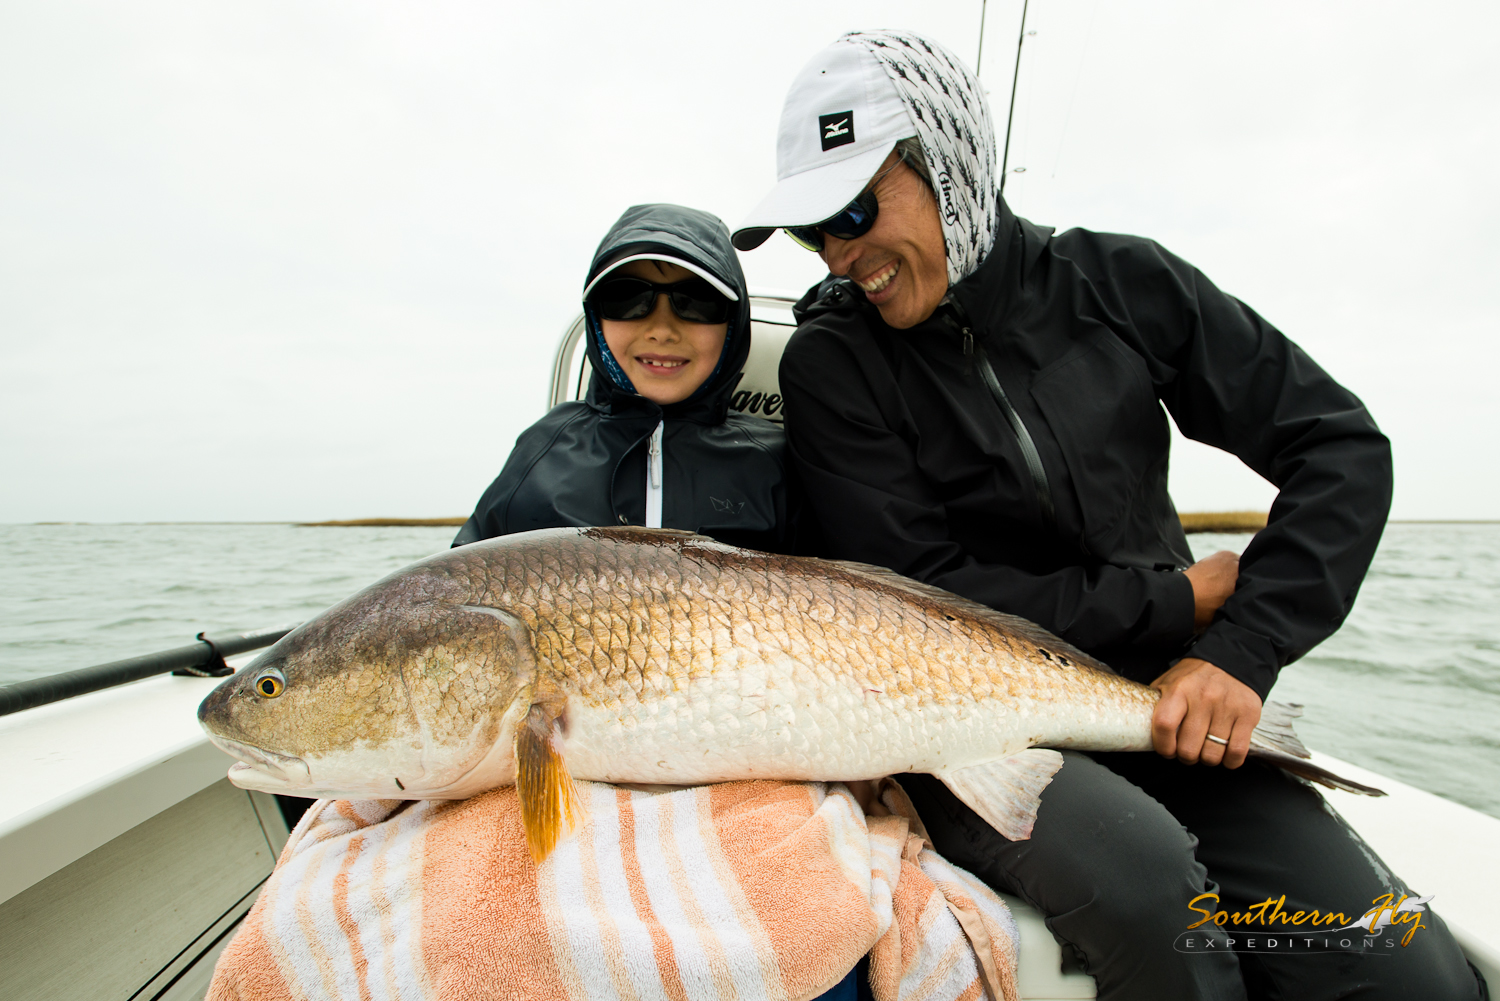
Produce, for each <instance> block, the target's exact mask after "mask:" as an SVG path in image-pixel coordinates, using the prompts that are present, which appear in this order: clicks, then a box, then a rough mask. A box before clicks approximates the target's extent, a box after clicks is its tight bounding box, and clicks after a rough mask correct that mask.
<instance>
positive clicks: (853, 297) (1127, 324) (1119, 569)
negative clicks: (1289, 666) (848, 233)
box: [781, 204, 1391, 698]
mask: <svg viewBox="0 0 1500 1001" xmlns="http://www.w3.org/2000/svg"><path fill="white" fill-rule="evenodd" d="M797 317H798V321H799V326H798V329H797V333H796V334H795V335H794V336H793V338H792V340H791V341H790V343H789V344H788V346H787V349H786V353H785V354H784V355H783V357H782V362H781V387H782V393H783V395H784V397H785V399H786V414H787V418H786V420H787V423H786V427H787V434H788V444H789V448H790V453H791V457H792V465H793V467H794V469H795V471H796V473H797V475H798V476H799V478H800V479H801V481H802V483H803V486H804V489H805V491H806V496H807V498H808V504H809V506H810V510H811V511H812V513H813V514H814V515H816V519H817V522H818V528H819V529H820V530H821V532H822V535H823V538H824V543H823V545H824V552H825V554H826V555H830V556H835V557H842V558H847V559H859V560H863V561H865V562H869V563H878V564H883V565H885V566H888V567H890V568H892V569H894V570H896V571H898V572H900V573H904V574H907V575H909V576H912V577H915V578H917V579H919V580H923V581H927V582H929V583H932V584H935V585H938V586H940V587H944V588H947V589H948V590H950V591H954V592H956V593H958V594H961V595H964V596H966V597H968V598H972V599H974V600H976V601H980V602H983V603H984V604H986V605H989V606H991V607H993V608H997V609H1000V610H1002V611H1005V612H1010V613H1013V614H1016V615H1022V616H1025V617H1026V618H1028V619H1031V620H1033V621H1035V622H1037V623H1039V624H1041V625H1042V626H1044V627H1046V628H1047V629H1050V630H1051V631H1053V632H1054V633H1057V634H1058V635H1060V636H1062V637H1063V638H1065V639H1067V640H1069V641H1070V642H1072V643H1074V644H1075V645H1077V646H1079V647H1081V648H1083V649H1084V650H1087V651H1089V652H1090V653H1093V654H1095V655H1096V656H1098V657H1100V658H1101V659H1103V660H1105V661H1106V663H1110V664H1112V665H1113V666H1114V667H1116V669H1118V670H1120V671H1121V673H1123V674H1126V675H1129V676H1132V677H1135V678H1137V679H1138V680H1141V681H1150V680H1152V678H1154V677H1155V676H1156V675H1157V674H1159V673H1160V672H1161V671H1162V670H1164V669H1165V667H1166V663H1167V662H1168V661H1169V660H1171V659H1173V658H1175V657H1179V656H1182V655H1184V654H1186V653H1187V652H1189V650H1191V653H1192V654H1193V655H1194V656H1197V657H1201V658H1203V659H1204V660H1207V661H1209V662H1210V663H1213V664H1215V665H1217V666H1218V667H1220V668H1222V669H1224V670H1225V671H1227V672H1229V673H1230V674H1232V675H1233V676H1234V677H1236V678H1238V679H1239V680H1240V681H1242V682H1244V683H1245V684H1247V685H1249V686H1250V687H1251V688H1252V689H1254V690H1255V691H1256V692H1257V693H1258V694H1259V695H1260V696H1261V697H1262V698H1264V697H1265V695H1266V693H1267V692H1268V691H1269V690H1270V688H1271V685H1272V684H1273V682H1274V681H1275V679H1276V675H1277V672H1278V671H1279V670H1280V668H1281V667H1282V666H1283V665H1285V664H1286V663H1288V662H1289V661H1291V660H1294V659H1296V658H1297V657H1300V656H1301V655H1302V654H1304V653H1306V652H1307V651H1308V650H1309V649H1310V648H1311V647H1313V646H1314V645H1316V644H1317V643H1319V642H1321V641H1322V640H1323V639H1325V638H1326V637H1327V636H1328V635H1329V634H1330V633H1332V632H1333V631H1334V630H1335V629H1337V628H1338V626H1339V624H1340V623H1341V622H1342V621H1343V619H1344V617H1345V616H1346V615H1347V614H1348V612H1349V608H1350V606H1351V604H1352V603H1353V601H1354V596H1355V593H1356V591H1357V590H1358V588H1359V585H1360V582H1361V581H1362V580H1363V579H1364V575H1365V571H1366V570H1367V569H1368V567H1369V564H1370V559H1371V557H1372V556H1373V555H1374V552H1375V546H1376V544H1377V542H1378V541H1379V539H1380V533H1381V531H1382V529H1383V527H1384V524H1385V518H1386V513H1387V510H1388V508H1389V505H1390V499H1391V454H1390V447H1389V443H1388V442H1387V440H1386V438H1385V436H1384V435H1382V434H1381V433H1380V430H1379V429H1378V428H1377V427H1376V426H1375V422H1374V420H1373V419H1372V418H1371V417H1370V414H1369V413H1368V412H1367V411H1366V410H1365V408H1364V406H1363V405H1362V404H1361V403H1360V401H1359V400H1358V399H1357V398H1356V397H1355V396H1354V394H1352V393H1350V392H1349V391H1348V390H1346V389H1344V388H1343V387H1342V386H1340V385H1339V384H1338V383H1336V382H1334V380H1333V379H1332V378H1330V377H1329V376H1328V375H1327V373H1325V372H1324V371H1323V370H1322V369H1321V368H1319V367H1318V366H1317V364H1315V363H1314V362H1313V360H1312V359H1311V358H1309V357H1308V356H1307V354H1306V353H1304V352H1303V351H1302V349H1300V348H1299V347H1298V346H1297V345H1296V344H1294V343H1292V342H1291V341H1290V340H1288V339H1287V338H1286V337H1285V336H1284V335H1283V334H1281V332H1280V331H1278V330H1276V329H1275V328H1274V327H1272V326H1271V325H1270V324H1269V323H1267V322H1266V321H1265V320H1263V319H1262V318H1261V317H1259V316H1257V315H1256V314H1255V313H1254V312H1253V311H1252V310H1250V309H1249V308H1248V307H1247V306H1245V305H1244V304H1243V303H1241V302H1240V301H1238V300H1237V299H1235V298H1233V297H1231V296H1229V295H1226V294H1225V293H1223V292H1221V291H1219V290H1218V289H1217V288H1215V287H1214V286H1213V285H1212V284H1211V283H1210V282H1209V281H1208V279H1206V278H1205V277H1204V276H1203V275H1202V274H1200V273H1199V272H1198V271H1197V270H1196V269H1195V268H1193V267H1192V266H1191V265H1189V264H1187V263H1186V262H1184V261H1182V260H1180V259H1178V258H1176V257H1174V256H1173V255H1171V254H1169V253H1168V252H1167V251H1165V250H1163V249H1162V248H1161V247H1160V246H1158V245H1157V244H1155V243H1153V242H1152V241H1150V240H1146V239H1142V238H1140V237H1133V236H1117V235H1110V234H1102V233H1092V232H1088V231H1085V230H1077V229H1075V230H1070V231H1069V232H1066V233H1063V234H1062V235H1060V236H1053V235H1052V230H1051V229H1043V228H1041V227H1038V226H1035V225H1032V224H1031V223H1030V222H1027V221H1026V220H1024V219H1019V218H1017V217H1016V216H1015V215H1014V214H1012V213H1011V212H1010V210H1009V208H1007V207H1005V206H1004V205H1003V204H1002V206H1001V218H1000V223H999V232H998V234H997V238H996V241H995V246H994V249H993V250H991V252H990V254H989V256H988V257H987V258H986V259H985V261H984V263H983V264H982V265H981V266H980V268H979V269H978V271H976V272H975V273H974V274H972V275H970V276H969V277H968V278H965V279H964V280H963V281H961V282H959V283H957V284H956V285H955V286H954V287H953V288H952V289H951V291H950V294H949V296H948V298H947V299H946V300H945V302H944V304H943V305H942V306H940V307H939V308H938V310H937V312H936V314H934V316H932V317H931V318H930V319H928V320H927V321H925V322H923V323H921V324H919V325H917V326H915V327H913V328H911V329H909V330H895V329H893V328H891V327H888V326H887V325H886V324H885V323H884V322H882V320H881V318H880V314H879V312H878V311H877V310H876V309H875V307H873V306H871V305H870V304H869V303H868V302H867V301H866V300H865V298H864V294H863V293H862V292H860V290H859V289H858V288H857V287H856V286H854V285H853V284H852V283H850V282H848V281H847V280H840V279H833V278H830V279H827V280H825V281H824V282H823V283H822V284H821V285H819V286H817V287H815V288H814V289H812V290H810V291H809V292H808V294H807V295H806V296H805V297H804V298H803V299H802V301H801V302H800V303H799V304H798V306H797ZM992 375H993V379H992V378H991V376H992ZM1163 407H1165V412H1164V411H1163ZM1168 413H1170V414H1171V416H1172V418H1173V419H1174V420H1175V421H1176V422H1177V426H1178V427H1179V428H1180V429H1181V430H1182V432H1183V433H1184V434H1185V435H1187V436H1188V437H1190V438H1194V439H1196V440H1198V441H1202V442H1206V443H1208V444H1210V445H1214V446H1217V447H1218V448H1222V449H1225V450H1226V451H1229V452H1232V453H1234V454H1235V455H1237V456H1239V457H1240V459H1242V460H1243V461H1244V462H1245V464H1246V465H1248V466H1249V467H1250V468H1251V469H1253V470H1255V471H1256V472H1257V473H1259V474H1260V475H1261V476H1263V477H1265V478H1266V479H1267V480H1270V481H1271V482H1272V483H1274V484H1276V485H1277V486H1278V487H1279V488H1280V494H1279V496H1278V497H1277V500H1276V503H1275V504H1274V505H1273V506H1272V509H1271V515H1270V524H1269V525H1268V526H1267V527H1266V529H1265V530H1264V531H1262V532H1260V533H1259V534H1258V535H1257V536H1256V537H1255V539H1254V541H1252V542H1251V544H1250V546H1249V547H1248V548H1247V549H1246V550H1245V552H1244V554H1243V556H1242V558H1241V562H1240V579H1239V585H1238V589H1237V590H1236V592H1235V594H1234V595H1233V596H1232V597H1231V598H1230V599H1229V601H1228V602H1226V603H1225V605H1224V606H1223V608H1222V609H1221V610H1220V611H1219V613H1218V615H1217V617H1216V618H1215V620H1214V622H1213V624H1212V625H1211V626H1210V627H1209V628H1208V629H1207V631H1206V632H1205V633H1203V634H1202V635H1201V636H1199V637H1197V638H1196V641H1195V639H1194V627H1193V594H1192V586H1191V584H1190V583H1189V582H1188V580H1187V578H1186V577H1185V576H1184V575H1183V574H1181V573H1179V572H1178V571H1179V570H1181V569H1182V568H1184V567H1186V566H1188V565H1189V564H1190V563H1191V562H1192V554H1191V552H1190V550H1189V549H1188V546H1187V540H1186V538H1185V536H1184V535H1183V531H1182V526H1181V524H1180V522H1179V521H1178V518H1177V512H1176V510H1175V509H1174V508H1173V505H1172V499H1171V497H1170V496H1168V494H1167V459H1168V450H1169V447H1170V443H1171V439H1170V435H1169V428H1168V424H1167V414H1168Z"/></svg>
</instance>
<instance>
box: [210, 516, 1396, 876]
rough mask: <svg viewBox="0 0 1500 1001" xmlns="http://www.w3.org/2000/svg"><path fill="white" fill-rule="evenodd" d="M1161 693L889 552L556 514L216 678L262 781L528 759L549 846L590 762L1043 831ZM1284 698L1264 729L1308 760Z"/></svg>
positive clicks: (308, 788)
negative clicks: (1090, 766)
mask: <svg viewBox="0 0 1500 1001" xmlns="http://www.w3.org/2000/svg"><path fill="white" fill-rule="evenodd" d="M1157 697H1158V696H1157V693H1156V692H1155V691H1154V690H1152V689H1150V688H1148V687H1146V686H1145V685H1141V684H1137V683H1136V682H1134V681H1128V680H1126V679H1124V678H1122V677H1119V676H1118V675H1116V674H1114V673H1113V672H1112V671H1110V670H1109V668H1107V667H1105V666H1104V665H1103V664H1101V663H1099V662H1098V661H1096V660H1094V659H1093V658H1091V657H1089V656H1088V655H1086V654H1084V653H1082V652H1080V651H1078V650H1075V649H1074V648H1073V647H1071V646H1069V645H1068V644H1066V643H1064V642H1063V641H1062V640H1060V639H1058V638H1057V637H1055V636H1053V635H1051V634H1050V633H1048V632H1046V631H1045V630H1043V629H1041V628H1039V627H1038V626H1036V625H1033V624H1032V623H1030V622H1027V621H1026V620H1024V619H1018V618H1015V617H1014V616H1009V615H1003V614H1000V613H998V612H995V611H993V610H991V609H989V608H986V607H984V606H982V605H979V604H976V603H974V602H971V601H968V600H965V599H963V598H960V597H958V596H956V595H953V594H950V593H948V592H946V591H941V590H939V589H937V588H933V587H929V586H927V585H924V584H920V583H917V582H916V581H912V580H909V579H907V578H905V577H901V576H898V575H896V574H894V573H891V572H890V571H887V570H882V569H879V568H877V567H869V566H863V565H859V564H852V563H839V562H830V561H825V560H816V559H807V558H798V557H788V556H774V555H769V554H766V553H758V552H752V551H749V550H744V549H735V548H733V547H731V546H726V545H723V544H720V543H718V542H715V541H713V540H712V539H707V538H704V537H701V536H696V535H692V534H689V533H684V532H674V531H670V530H660V529H630V528H600V529H571V528H569V529H549V530H545V531H539V532H528V533H525V534H521V535H511V536H506V537H503V538H499V539H493V540H490V541H488V542H483V543H479V544H476V545H470V546H464V547H462V548H459V549H454V550H450V551H448V552H445V553H442V554H439V555H437V556H433V557H431V558H429V559H426V560H423V561H421V562H420V563H416V564H413V565H412V566H410V567H407V568H406V569H404V570H400V571H397V572H396V573H394V574H392V575H390V576H389V577H386V578H385V579H384V580H382V581H380V582H378V583H376V584H374V585H371V586H370V587H368V588H366V589H365V590H363V591H361V592H359V593H358V594H356V595H354V596H353V597H351V598H349V599H347V600H346V601H344V602H342V603H341V604H338V605H335V606H334V607H333V608H331V609H329V610H328V611H327V612H325V613H324V614H322V615H321V616H319V617H317V618H316V619H313V620H311V621H309V622H307V623H305V624H304V625H302V626H301V627H299V628H298V629H296V630H294V631H293V632H291V633H289V634H288V635H287V636H286V637H284V638H283V639H282V640H281V641H280V642H278V643H277V644H276V645H275V646H273V647H271V648H270V649H268V650H267V651H266V652H265V653H263V654H262V655H261V656H260V657H258V658H256V660H255V661H254V662H252V663H251V664H249V665H248V666H246V667H245V668H244V669H242V670H241V671H239V672H238V673H237V674H236V675H234V677H232V678H228V679H226V680H225V681H224V683H223V684H221V685H220V686H219V687H218V688H216V689H215V690H214V691H213V692H212V693H211V694H210V695H209V696H208V698H206V699H205V700H204V701H203V704H202V706H201V707H200V708H199V710H198V719H199V721H200V722H201V723H202V724H203V727H204V729H205V730H207V731H208V734H209V736H210V738H211V739H212V740H213V742H214V743H215V744H217V745H218V746H219V747H221V748H222V749H224V750H225V751H227V752H228V753H229V754H231V755H233V756H235V757H237V758H239V759H240V761H239V763H237V764H235V765H234V766H233V767H232V768H231V769H230V771H229V777H230V779H231V780H232V781H233V782H234V783H235V784H236V785H239V786H241V787H243V788H248V789H260V790H264V791H267V792H275V793H286V794H292V795H304V796H312V795H316V796H329V797H337V798H351V799H371V798H381V799H392V798H396V799H400V798H405V799H462V798H466V797H468V796H472V795H474V794H476V793H479V792H482V791H484V790H486V789H492V788H495V787H497V786H502V785H508V784H510V783H515V784H516V786H517V787H518V790H517V791H518V793H519V796H520V800H521V808H522V817H523V820H524V823H525V826H526V833H527V840H528V842H529V845H530V848H531V851H532V854H533V856H534V857H535V858H537V859H538V860H540V859H542V858H543V857H545V856H546V854H547V853H548V852H549V851H550V850H551V849H552V847H553V846H554V845H555V844H556V843H557V841H558V839H559V838H561V837H563V836H564V835H565V834H566V833H567V831H568V830H569V829H570V827H571V826H572V825H573V824H574V823H575V822H576V820H577V819H579V816H580V814H579V810H580V806H579V804H580V800H579V799H577V798H576V796H575V793H574V790H573V783H572V780H573V779H574V778H578V779H589V780H594V781H600V782H619V783H644V784H652V785H695V784H700V783H706V782H721V781H726V780H730V779H750V778H772V779H804V780H826V781H832V780H851V781H852V780H856V779H874V778H879V777H881V776H884V775H891V774H896V773H900V772H930V773H932V774H933V775H936V776H937V777H938V778H939V779H941V780H942V781H943V782H944V783H945V784H946V785H947V786H948V787H949V788H950V789H952V790H953V792H954V793H955V794H956V795H957V796H958V797H959V798H960V799H961V800H963V801H964V802H965V803H967V804H968V805H969V806H970V807H972V808H973V809H974V810H975V812H977V813H978V814H979V815H980V816H982V817H984V818H985V819H986V820H987V821H989V822H990V823H991V824H992V825H994V827H995V828H996V829H997V830H999V831H1000V832H1002V833H1003V834H1005V835H1006V836H1007V837H1010V838H1013V839H1023V838H1026V837H1029V835H1030V833H1031V827H1032V822H1033V821H1034V820H1035V817H1036V810H1037V806H1038V795H1039V794H1040V793H1041V791H1042V789H1044V788H1045V787H1046V785H1047V783H1048V782H1049V781H1050V780H1051V778H1052V775H1053V774H1054V773H1055V772H1056V771H1057V769H1058V768H1059V767H1061V765H1062V756H1061V755H1059V754H1058V753H1057V751H1055V750H1044V748H1077V749H1079V750H1093V751H1148V750H1150V749H1151V716H1152V711H1153V709H1154V708H1155V706H1156V700H1157ZM1289 715H1290V714H1289V713H1288V712H1287V711H1284V710H1278V709H1277V708H1276V707H1275V706H1274V704H1268V705H1267V711H1266V713H1265V715H1264V720H1265V722H1263V724H1262V726H1261V727H1260V728H1259V729H1258V730H1257V731H1256V735H1255V739H1254V742H1253V743H1252V751H1251V753H1253V754H1258V755H1261V756H1263V757H1267V758H1269V759H1271V760H1272V761H1274V762H1276V763H1277V764H1279V765H1282V766H1283V767H1287V768H1288V769H1289V770H1291V771H1295V772H1297V773H1298V774H1302V775H1304V776H1307V777H1311V778H1314V779H1316V780H1319V781H1324V782H1326V783H1332V784H1336V785H1339V786H1341V787H1343V788H1357V789H1358V791H1366V792H1374V790H1369V789H1367V788H1366V787H1363V786H1356V785H1355V784H1353V783H1347V782H1345V781H1344V780H1341V779H1338V778H1337V777H1336V776H1332V775H1329V774H1328V773H1326V772H1323V771H1321V770H1320V769H1317V768H1315V767H1314V766H1312V765H1310V764H1308V763H1307V762H1305V761H1303V760H1301V759H1302V757H1305V756H1306V754H1307V752H1306V751H1305V750H1304V749H1303V748H1302V747H1301V745H1300V744H1299V743H1298V742H1297V740H1296V737H1295V736H1294V735H1292V733H1291V728H1290V726H1289V724H1288V717H1289Z"/></svg>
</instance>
